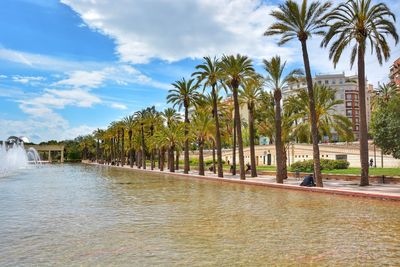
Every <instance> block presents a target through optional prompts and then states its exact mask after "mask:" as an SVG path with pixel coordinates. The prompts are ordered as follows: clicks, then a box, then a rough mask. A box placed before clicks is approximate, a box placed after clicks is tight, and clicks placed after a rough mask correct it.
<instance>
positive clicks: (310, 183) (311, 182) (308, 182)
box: [300, 174, 315, 187]
mask: <svg viewBox="0 0 400 267" xmlns="http://www.w3.org/2000/svg"><path fill="white" fill-rule="evenodd" d="M300 186H309V187H312V186H315V183H314V177H313V175H312V174H310V175H307V176H305V177H304V179H303V182H301V184H300Z"/></svg>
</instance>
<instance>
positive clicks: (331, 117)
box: [286, 84, 354, 142]
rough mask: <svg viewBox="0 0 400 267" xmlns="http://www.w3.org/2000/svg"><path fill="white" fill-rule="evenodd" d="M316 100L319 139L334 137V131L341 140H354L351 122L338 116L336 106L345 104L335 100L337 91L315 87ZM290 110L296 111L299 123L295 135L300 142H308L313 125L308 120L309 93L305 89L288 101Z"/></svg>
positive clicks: (321, 86) (342, 116)
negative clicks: (332, 134)
mask: <svg viewBox="0 0 400 267" xmlns="http://www.w3.org/2000/svg"><path fill="white" fill-rule="evenodd" d="M314 98H315V99H314V100H315V103H316V107H315V109H316V119H317V127H318V130H319V137H320V138H322V137H323V136H325V135H327V136H328V137H330V138H331V137H332V136H331V133H332V129H333V130H335V132H336V133H337V134H338V135H339V137H340V138H341V139H344V140H346V141H352V140H353V138H354V137H353V131H352V128H351V121H350V120H349V119H348V118H347V117H346V116H344V115H340V114H337V111H336V108H335V107H336V106H337V105H339V104H342V103H343V100H340V99H335V90H334V89H331V88H330V87H327V86H325V85H319V84H315V85H314ZM286 102H287V105H286V106H287V107H288V109H293V110H295V111H296V114H295V115H294V119H295V120H297V121H298V122H299V123H298V124H297V126H296V127H295V130H294V132H295V134H296V136H297V137H298V138H299V140H300V141H303V142H308V141H309V140H310V136H311V131H310V128H311V125H310V121H309V120H308V118H309V116H310V110H309V106H308V105H307V103H308V93H307V91H306V90H305V89H300V90H298V92H297V94H296V95H295V96H291V97H288V98H287V99H286Z"/></svg>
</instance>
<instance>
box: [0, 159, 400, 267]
mask: <svg viewBox="0 0 400 267" xmlns="http://www.w3.org/2000/svg"><path fill="white" fill-rule="evenodd" d="M399 211H400V204H399V203H396V202H385V201H377V200H368V199H359V198H349V197H339V196H331V195H323V194H310V193H303V192H293V191H286V190H278V189H268V188H261V187H252V186H243V185H237V184H228V183H226V184H225V183H224V184H220V183H213V182H209V181H198V180H194V179H186V178H172V177H167V176H166V177H162V176H151V175H143V174H142V173H140V174H138V173H135V172H130V171H126V170H117V169H112V168H107V167H96V166H84V165H64V166H48V167H44V168H40V169H36V170H29V172H28V171H26V172H21V173H19V174H18V175H15V176H10V177H4V178H1V179H0V266H17V265H18V266H21V265H27V266H30V265H40V266H43V265H68V266H71V265H75V266H77V265H78V266H79V265H125V266H127V265H129V266H174V265H179V266H219V265H221V266H266V265H271V264H272V265H296V266H298V265H300V266H301V265H310V264H311V265H315V266H321V265H322V266H324V265H326V266H329V265H330V266H332V265H335V266H338V265H342V266H348V265H349V264H350V265H356V266H357V265H377V264H378V265H392V266H393V265H399V264H400V243H399V241H400V212H399Z"/></svg>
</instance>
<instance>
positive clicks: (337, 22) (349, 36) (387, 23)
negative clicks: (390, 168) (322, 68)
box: [321, 0, 399, 186]
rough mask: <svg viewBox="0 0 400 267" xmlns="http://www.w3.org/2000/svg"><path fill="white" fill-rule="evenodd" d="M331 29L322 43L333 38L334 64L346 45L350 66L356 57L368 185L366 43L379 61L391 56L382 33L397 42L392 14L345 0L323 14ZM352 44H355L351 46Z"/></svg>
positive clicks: (366, 2) (363, 180) (364, 176)
mask: <svg viewBox="0 0 400 267" xmlns="http://www.w3.org/2000/svg"><path fill="white" fill-rule="evenodd" d="M326 20H327V22H328V23H329V24H330V28H329V30H328V32H327V33H326V35H325V38H324V40H323V41H322V43H321V46H324V47H327V46H328V44H329V43H330V42H331V41H332V40H333V39H334V38H336V40H335V41H333V43H332V45H331V47H330V50H329V58H330V59H332V60H333V63H334V65H335V66H336V64H337V63H338V62H339V59H340V57H341V55H342V53H343V51H344V49H345V48H346V47H348V46H352V51H351V57H350V64H351V66H353V64H354V61H355V59H356V57H357V67H358V94H359V99H360V160H361V180H360V186H365V185H369V180H368V159H369V157H368V129H367V115H366V103H365V102H366V101H365V52H366V46H367V44H368V43H369V44H370V45H371V51H372V52H374V51H375V52H376V56H377V58H378V62H379V64H381V65H382V61H383V59H385V60H388V59H389V57H390V48H389V45H388V44H387V42H386V39H385V36H384V35H391V36H392V37H393V38H394V40H395V42H396V44H397V42H398V40H399V37H398V35H397V32H396V28H395V26H394V24H393V22H392V20H393V21H395V20H396V18H395V15H394V14H393V13H392V12H391V11H390V10H389V8H388V7H387V6H386V5H385V4H383V3H379V4H376V5H371V0H348V1H346V2H345V3H342V4H340V5H339V6H338V7H336V8H335V9H334V10H333V11H332V12H331V13H330V14H328V15H327V16H326ZM353 43H354V45H353Z"/></svg>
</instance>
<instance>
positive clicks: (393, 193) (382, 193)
mask: <svg viewBox="0 0 400 267" xmlns="http://www.w3.org/2000/svg"><path fill="white" fill-rule="evenodd" d="M106 166H108V165H106ZM110 167H115V168H122V167H117V166H110ZM123 168H124V169H131V168H130V167H129V166H127V165H125V166H124V167H123ZM132 169H133V170H137V171H142V172H154V173H158V174H161V173H165V174H168V175H176V176H190V177H192V178H196V179H204V180H213V181H218V182H232V183H240V184H249V185H257V186H266V187H274V188H283V189H291V190H301V191H309V192H319V193H330V194H337V195H350V196H357V197H368V198H378V199H387V200H397V201H400V184H377V183H371V185H369V186H359V185H358V183H357V182H355V181H342V180H324V181H323V183H324V187H323V188H318V187H304V186H299V184H300V183H301V181H302V179H296V178H288V179H286V180H285V181H284V184H277V183H276V182H275V177H274V176H266V175H259V176H258V177H257V178H251V177H250V176H249V175H246V180H240V179H239V175H236V176H233V175H231V174H230V173H224V178H219V177H217V175H216V174H214V173H212V172H208V171H207V172H206V173H205V176H200V175H198V172H197V171H190V173H189V174H184V173H183V170H182V169H180V170H178V171H176V172H175V173H171V172H169V171H168V170H164V172H161V171H159V170H158V169H155V170H153V171H151V170H150V168H147V169H146V170H143V169H138V168H136V167H133V168H132Z"/></svg>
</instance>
